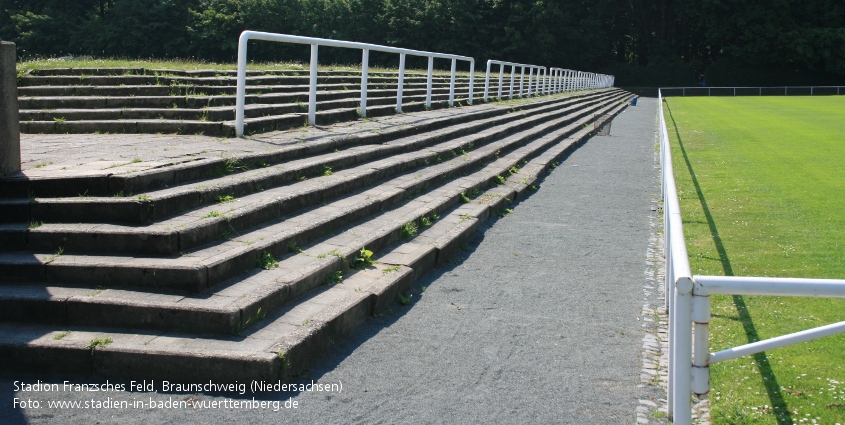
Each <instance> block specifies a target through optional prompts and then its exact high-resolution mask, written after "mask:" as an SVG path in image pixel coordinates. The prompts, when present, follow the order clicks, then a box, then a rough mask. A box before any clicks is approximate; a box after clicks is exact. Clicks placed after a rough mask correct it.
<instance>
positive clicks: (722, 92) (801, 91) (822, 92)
mask: <svg viewBox="0 0 845 425" xmlns="http://www.w3.org/2000/svg"><path fill="white" fill-rule="evenodd" d="M660 90H664V91H668V90H672V93H671V95H672V96H677V95H680V96H764V94H763V90H765V91H766V94H765V95H773V96H789V91H790V90H792V92H793V93H795V92H798V94H797V95H798V96H804V95H807V94H809V95H810V96H827V95H842V94H845V86H771V87H730V86H727V87H661V88H660Z"/></svg>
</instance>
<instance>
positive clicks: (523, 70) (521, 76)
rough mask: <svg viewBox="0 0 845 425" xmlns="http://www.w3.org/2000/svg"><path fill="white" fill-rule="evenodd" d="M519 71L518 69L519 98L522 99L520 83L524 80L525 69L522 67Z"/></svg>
mask: <svg viewBox="0 0 845 425" xmlns="http://www.w3.org/2000/svg"><path fill="white" fill-rule="evenodd" d="M519 69H520V71H519V98H520V99H522V97H523V96H522V93H523V91H522V81H523V80H524V79H525V67H524V66H523V67H520V68H519Z"/></svg>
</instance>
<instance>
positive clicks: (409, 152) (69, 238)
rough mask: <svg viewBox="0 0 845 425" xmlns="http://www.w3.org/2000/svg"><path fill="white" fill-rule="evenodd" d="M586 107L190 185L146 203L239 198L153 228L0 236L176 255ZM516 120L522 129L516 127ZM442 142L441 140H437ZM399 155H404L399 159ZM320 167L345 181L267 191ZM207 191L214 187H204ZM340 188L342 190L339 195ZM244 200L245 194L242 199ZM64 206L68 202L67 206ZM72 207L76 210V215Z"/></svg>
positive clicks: (87, 210)
mask: <svg viewBox="0 0 845 425" xmlns="http://www.w3.org/2000/svg"><path fill="white" fill-rule="evenodd" d="M587 104H589V103H587ZM587 104H585V103H581V104H575V105H573V106H569V107H567V108H558V107H557V106H556V105H553V106H551V107H549V108H545V109H543V108H538V109H535V110H534V111H533V112H532V115H530V116H527V117H525V118H523V117H521V116H518V115H515V114H512V115H506V116H504V117H502V118H490V119H487V120H481V121H477V122H475V123H473V124H472V125H469V126H466V125H465V126H464V127H463V128H462V129H461V130H460V132H455V131H454V130H450V129H444V130H436V131H434V132H432V133H430V135H429V136H425V137H427V138H428V141H427V139H426V138H425V137H420V136H419V135H415V136H409V137H405V138H402V139H396V140H394V141H391V142H389V143H388V144H386V145H381V146H378V145H370V146H358V147H354V148H351V149H347V150H345V151H342V152H337V153H331V154H325V155H323V157H314V158H309V159H304V160H300V161H293V162H289V163H286V164H284V166H283V167H282V166H278V167H269V168H266V169H262V170H255V171H252V172H247V173H244V174H241V175H238V176H232V177H226V178H222V179H217V181H216V182H214V181H212V182H205V183H203V184H201V185H197V186H191V185H189V186H187V187H183V188H172V189H167V190H164V191H160V192H158V193H152V194H150V195H149V199H148V200H147V201H146V202H149V203H150V204H153V205H155V206H156V208H165V211H167V210H166V208H169V209H170V210H172V211H174V212H175V211H181V210H184V209H186V208H194V207H197V206H198V205H200V204H197V202H200V203H203V200H211V201H212V202H213V200H214V199H215V198H219V197H220V196H225V195H230V196H232V195H234V196H238V198H237V202H233V203H228V204H222V205H215V204H212V205H210V206H206V207H201V208H200V209H198V210H194V211H192V212H191V213H189V214H187V215H181V216H177V217H174V218H173V219H170V220H164V221H162V222H160V223H157V224H154V225H151V226H143V227H130V226H117V225H104V224H91V225H81V224H68V225H60V224H53V223H49V224H46V225H45V224H40V225H39V226H38V227H36V228H33V229H28V228H27V227H28V226H27V225H26V224H21V225H17V226H14V225H10V226H5V227H0V237H5V238H6V239H7V240H9V241H10V243H11V241H13V240H18V241H26V245H27V246H29V249H39V248H42V249H43V248H46V249H49V250H51V251H53V250H55V249H58V248H59V246H58V245H56V244H57V242H56V241H61V242H60V243H61V244H62V246H63V247H64V248H65V249H67V250H68V252H92V251H97V250H101V249H102V247H103V246H108V247H109V248H110V250H111V252H138V253H146V254H153V255H174V254H177V253H179V252H183V251H187V250H189V249H193V248H195V247H196V246H199V245H202V244H205V243H209V242H212V241H213V240H215V239H217V238H219V237H220V236H219V235H221V234H224V233H226V232H240V231H243V230H244V229H247V228H250V227H253V226H256V225H258V224H260V223H261V222H264V221H266V220H271V219H275V218H277V217H280V216H281V215H282V214H288V213H291V212H293V211H295V210H296V209H297V208H301V207H305V206H307V205H308V204H309V203H310V202H314V200H316V201H318V202H319V201H320V200H326V199H332V198H334V197H336V196H338V194H339V193H343V192H345V191H349V190H357V189H360V188H363V187H364V186H365V185H367V184H369V183H371V182H374V181H378V180H380V179H381V178H383V177H382V176H384V173H385V172H386V171H387V170H389V169H396V170H399V171H402V170H405V169H413V168H415V167H419V166H421V165H423V163H424V162H425V161H432V159H433V158H437V157H439V156H444V155H448V154H449V153H451V152H452V151H453V150H454V149H457V148H456V146H467V145H469V144H472V145H475V146H476V147H480V146H483V145H484V144H486V143H488V142H490V141H492V140H494V139H495V138H498V137H501V136H504V135H506V134H507V133H508V132H512V131H516V130H518V129H520V128H527V127H530V126H533V125H535V124H534V123H535V122H539V121H541V120H545V119H548V118H549V117H554V116H562V115H563V114H565V113H567V111H570V110H572V109H575V108H579V107H582V106H584V105H587ZM549 109H554V110H553V111H552V112H546V113H544V114H540V115H538V116H536V117H535V116H533V114H535V113H539V112H543V111H548V110H549ZM514 121H515V122H514ZM520 122H522V124H519V123H520ZM491 125H495V127H490V126H491ZM467 134H470V136H463V135H467ZM458 136H463V137H462V138H461V139H455V140H453V141H449V140H448V138H454V137H458ZM443 140H446V141H445V142H441V141H443ZM430 143H441V145H440V146H439V147H437V146H431V147H429V148H426V149H425V152H423V151H420V152H416V153H414V150H415V149H420V148H424V147H425V146H428V145H429V144H430ZM443 143H445V144H443ZM368 152H369V153H368ZM403 152H405V153H404V154H402V153H403ZM390 154H400V156H398V157H394V158H395V159H391V160H389V161H388V162H384V161H383V160H380V161H382V162H383V163H384V165H378V163H370V164H364V165H360V166H358V165H355V164H357V163H362V162H364V161H368V160H372V159H378V158H384V157H386V155H390ZM374 155H375V156H374ZM397 161H398V162H397ZM388 164H391V165H389V167H390V168H385V167H386V166H387V165H388ZM403 164H404V165H403ZM326 165H328V166H331V167H332V168H333V169H335V170H338V169H340V168H342V169H343V171H342V172H339V173H340V175H342V176H343V178H339V177H338V176H333V177H331V178H328V179H326V178H322V179H315V180H309V181H305V182H302V183H300V184H298V185H297V186H295V187H293V188H288V187H285V186H281V187H278V188H277V189H271V188H273V187H275V186H279V185H280V184H285V183H288V182H294V181H296V179H297V176H299V175H303V176H306V175H313V174H315V173H316V174H318V175H319V174H320V172H321V171H320V167H321V166H326ZM350 167H352V168H350ZM274 170H278V171H274ZM227 182H229V183H227ZM327 182H334V183H327ZM209 187H211V188H212V189H209ZM256 187H263V188H265V189H263V190H262V191H259V192H258V193H253V192H254V190H253V188H256ZM338 190H340V191H341V192H338ZM249 193H252V194H249ZM244 194H246V195H245V196H244ZM180 199H181V200H180ZM101 200H102V201H104V202H107V203H110V204H111V205H112V207H111V208H108V209H104V210H103V211H108V212H110V213H118V212H124V213H126V212H127V208H130V207H137V208H138V210H137V211H136V212H134V213H131V214H132V215H133V216H134V215H136V214H137V215H139V216H145V215H146V216H149V214H150V213H149V206H145V205H144V204H143V203H140V202H138V201H136V200H121V199H115V198H105V199H101ZM65 201H69V202H70V203H69V204H68V202H65ZM100 205H102V204H100V203H98V200H97V198H92V199H91V200H86V199H80V198H72V199H69V200H61V199H55V200H45V201H44V202H43V205H42V204H39V205H37V206H38V207H39V208H41V209H40V210H34V211H33V212H34V213H37V212H38V211H42V212H44V213H47V212H48V211H56V212H57V213H58V214H59V215H60V216H62V217H64V218H73V217H74V216H78V217H80V218H86V217H87V218H90V217H93V216H96V210H98V209H101V208H100V207H99V206H100ZM168 205H170V206H168ZM75 208H76V211H77V212H75V213H74V209H75ZM215 212H217V213H218V214H225V216H226V217H225V218H223V217H214V216H213V215H214V213H215ZM164 215H165V216H166V215H172V214H164ZM40 218H41V219H46V218H47V216H46V215H44V216H40ZM111 218H114V216H111ZM15 238H17V239H15ZM8 246H9V247H10V248H11V247H15V246H17V247H20V248H23V246H24V245H11V244H10V245H8ZM20 248H19V249H20Z"/></svg>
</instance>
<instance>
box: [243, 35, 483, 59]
mask: <svg viewBox="0 0 845 425" xmlns="http://www.w3.org/2000/svg"><path fill="white" fill-rule="evenodd" d="M246 40H264V41H285V42H288V43H296V44H317V45H319V46H328V47H346V48H350V49H367V50H374V51H377V52H386V53H400V54H401V53H404V54H406V55H412V56H430V57H435V58H440V59H457V60H464V61H469V62H475V59H473V58H471V57H469V56H460V55H450V54H448V53H437V52H426V51H422V50H412V49H403V48H401V47H390V46H382V45H379V44H370V43H359V42H357V41H342V40H330V39H327V38H317V37H304V36H300V35H290V34H276V33H270V32H261V31H244V32H242V33H241V36H240V39H239V40H238V41H239V42H243V41H246Z"/></svg>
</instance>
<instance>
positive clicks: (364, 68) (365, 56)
mask: <svg viewBox="0 0 845 425" xmlns="http://www.w3.org/2000/svg"><path fill="white" fill-rule="evenodd" d="M369 73H370V49H363V50H362V53H361V109H360V112H361V118H366V117H367V77H368V76H369Z"/></svg>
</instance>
